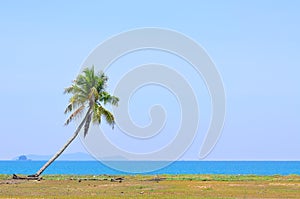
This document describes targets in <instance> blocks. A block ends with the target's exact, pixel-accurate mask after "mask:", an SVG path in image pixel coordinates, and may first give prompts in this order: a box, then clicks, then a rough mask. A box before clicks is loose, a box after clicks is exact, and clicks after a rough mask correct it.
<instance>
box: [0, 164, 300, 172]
mask: <svg viewBox="0 0 300 199" xmlns="http://www.w3.org/2000/svg"><path fill="white" fill-rule="evenodd" d="M44 163H45V161H0V174H13V173H15V174H34V173H35V172H36V171H37V170H38V169H39V168H40V167H41V166H42V165H43V164H44ZM115 163H116V164H126V166H128V167H134V166H135V165H137V164H138V165H139V166H143V165H149V164H155V162H151V161H150V162H149V161H141V162H134V161H119V162H115ZM44 174H78V175H83V174H90V175H98V174H115V175H117V174H128V173H124V172H122V171H118V170H115V169H112V168H109V167H107V166H106V165H104V164H103V163H101V162H98V161H55V162H54V163H53V164H52V165H50V166H49V167H48V168H47V170H46V171H45V172H44ZM145 174H256V175H275V174H280V175H289V174H298V175H300V161H176V162H173V163H172V164H170V165H169V166H167V167H165V168H162V169H159V170H157V171H153V172H148V173H145Z"/></svg>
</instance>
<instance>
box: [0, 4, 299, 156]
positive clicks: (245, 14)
mask: <svg viewBox="0 0 300 199" xmlns="http://www.w3.org/2000/svg"><path fill="white" fill-rule="evenodd" d="M299 7H300V3H299V2H297V1H286V2H283V1H263V2H262V1H251V2H250V1H249V2H246V3H245V2H240V1H226V2H223V1H210V2H206V1H185V2H181V3H174V2H173V1H163V2H161V1H156V0H154V1H149V2H141V1H126V2H125V1H124V2H118V1H109V2H103V1H100V2H96V1H89V2H88V3H87V2H76V1H64V2H60V1H51V2H50V1H49V2H40V1H26V2H25V1H24V2H23V1H1V3H0V29H1V32H0V34H1V37H0V44H1V47H0V54H1V60H0V67H1V78H0V93H1V98H0V100H1V105H2V108H1V120H0V124H1V130H0V136H1V147H0V159H11V158H13V157H15V156H18V155H20V154H52V153H55V152H56V151H57V150H58V149H59V148H60V146H62V145H63V144H64V142H65V141H66V140H67V139H68V138H69V136H71V135H72V133H73V130H74V129H75V127H74V126H69V127H64V126H63V123H64V121H65V116H64V114H63V111H64V108H65V106H66V104H67V101H68V97H67V96H64V95H63V94H62V93H63V88H65V87H66V86H68V85H69V84H70V83H71V80H72V79H74V78H75V77H76V75H77V74H78V72H79V70H80V66H81V64H82V62H83V61H84V59H85V58H86V57H87V56H88V54H89V53H90V52H91V51H92V50H93V49H94V48H95V47H96V46H97V45H98V44H99V43H101V42H103V41H104V40H105V39H107V38H109V37H111V36H112V35H115V34H118V33H120V32H124V31H127V30H131V29H135V28H142V27H161V28H168V29H173V30H176V31H178V32H181V33H183V34H185V35H187V36H189V37H191V38H193V39H194V40H195V41H196V42H198V43H199V44H200V45H201V46H203V47H204V48H205V49H206V51H207V52H208V54H209V55H210V57H211V58H212V60H213V61H214V63H215V64H216V66H217V68H218V70H219V72H220V74H221V76H222V78H223V83H224V86H225V89H226V97H227V105H226V110H227V111H226V121H225V125H224V129H223V133H222V136H221V138H220V140H219V142H218V143H217V145H216V147H215V148H214V150H213V151H212V152H211V153H210V155H209V156H208V157H207V159H218V160H223V159H225V160H252V159H256V160H269V159H272V160H282V159H289V160H299V159H300V153H299V151H300V144H299V143H300V122H299V121H300V114H299V111H300V89H299V85H300V78H299V77H298V76H299V74H300V67H299V66H300V61H299V52H300V38H299V35H300V26H299V21H300V14H299V11H298V10H299ZM137 56H138V55H137ZM154 56H156V54H154ZM156 59H158V60H159V59H160V58H159V57H156ZM167 59H168V57H165V58H164V60H167ZM132 60H134V58H132ZM140 60H142V59H141V58H140ZM147 61H149V60H147ZM171 62H172V61H171ZM123 63H126V60H125V61H124V62H123ZM117 72H118V70H117V69H115V71H114V70H112V71H110V73H112V74H114V73H117ZM185 72H187V75H191V76H192V75H193V74H189V73H192V71H191V72H189V71H188V70H186V71H185ZM112 80H113V78H112ZM199 81H201V80H199ZM112 84H113V82H112ZM196 84H197V82H196ZM194 87H196V86H194ZM149 89H150V90H151V88H149ZM140 95H141V96H143V93H140ZM163 96H164V97H163V98H162V101H166V99H168V97H169V96H168V94H165V95H163ZM136 97H139V95H137V96H136ZM199 98H201V96H199ZM167 101H168V100H167ZM204 101H205V100H204ZM155 102H156V101H155ZM162 103H164V102H162ZM201 103H202V102H201ZM201 103H200V105H201ZM146 104H148V101H147V103H146ZM139 106H141V107H142V106H143V104H142V103H141V104H139ZM170 110H171V111H172V107H171V108H170ZM204 110H205V108H204ZM144 112H145V111H144ZM144 112H139V111H133V112H132V115H133V116H132V117H133V118H135V119H137V122H141V124H143V123H145V122H146V123H147V117H146V116H145V120H143V119H141V121H139V118H140V116H142V115H143V113H144ZM175 113H176V111H175ZM204 113H206V111H204ZM171 114H172V113H171ZM175 121H176V118H175ZM204 121H205V119H204ZM170 128H172V127H170ZM202 141H203V135H202V134H201V132H199V136H197V137H196V139H195V141H194V143H193V145H192V146H191V147H190V149H189V151H187V153H186V154H185V156H184V157H183V158H184V159H195V157H196V154H197V153H198V150H199V145H200V144H201V143H202ZM84 150H85V149H84V147H82V145H81V143H80V141H79V140H77V141H76V142H74V143H73V144H72V145H71V146H70V148H69V149H68V150H67V151H66V153H70V152H78V151H84Z"/></svg>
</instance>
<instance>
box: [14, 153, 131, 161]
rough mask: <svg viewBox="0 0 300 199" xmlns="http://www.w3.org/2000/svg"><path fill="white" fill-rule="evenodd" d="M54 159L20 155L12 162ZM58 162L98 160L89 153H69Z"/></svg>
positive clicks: (115, 157)
mask: <svg viewBox="0 0 300 199" xmlns="http://www.w3.org/2000/svg"><path fill="white" fill-rule="evenodd" d="M51 157H52V155H36V154H27V155H20V156H18V157H14V158H12V160H17V161H47V160H49V159H50V158H51ZM101 159H102V160H106V161H108V160H126V158H124V157H120V156H111V157H105V158H101ZM57 160H58V161H96V159H95V158H94V157H93V156H91V155H90V154H88V153H83V152H77V153H67V154H62V155H61V156H60V157H59V158H58V159H57Z"/></svg>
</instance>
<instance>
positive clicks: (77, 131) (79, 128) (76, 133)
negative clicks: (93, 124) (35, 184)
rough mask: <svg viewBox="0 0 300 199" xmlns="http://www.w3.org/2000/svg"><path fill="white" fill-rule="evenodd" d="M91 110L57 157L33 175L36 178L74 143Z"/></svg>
mask: <svg viewBox="0 0 300 199" xmlns="http://www.w3.org/2000/svg"><path fill="white" fill-rule="evenodd" d="M90 110H91V109H89V110H88V112H87V113H86V115H85V117H84V119H83V120H82V121H81V123H80V124H79V126H78V127H77V129H76V131H75V133H74V135H73V136H72V137H71V138H70V139H69V140H68V141H67V142H66V144H65V145H64V146H63V147H62V148H61V149H60V150H59V151H58V152H57V153H56V154H55V155H53V157H52V158H51V159H50V160H49V161H48V162H46V163H45V164H44V166H42V167H41V169H40V170H39V171H38V172H36V174H34V175H33V176H34V177H39V176H40V175H41V174H42V173H43V172H44V171H45V170H46V169H47V167H48V166H50V164H52V162H54V161H55V160H56V159H57V158H58V157H59V156H60V155H61V154H62V153H63V152H64V151H65V150H66V148H67V147H68V146H69V145H70V144H71V143H72V142H73V140H74V139H75V138H76V137H77V135H78V134H79V132H80V130H81V128H82V127H83V125H84V123H85V121H86V119H87V118H88V116H89V114H90Z"/></svg>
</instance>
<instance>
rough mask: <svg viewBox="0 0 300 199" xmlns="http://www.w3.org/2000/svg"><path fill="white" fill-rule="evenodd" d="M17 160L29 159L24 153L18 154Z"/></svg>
mask: <svg viewBox="0 0 300 199" xmlns="http://www.w3.org/2000/svg"><path fill="white" fill-rule="evenodd" d="M17 160H19V161H30V160H31V159H28V158H27V156H26V155H20V156H19V157H18V159H17Z"/></svg>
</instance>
